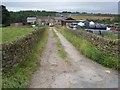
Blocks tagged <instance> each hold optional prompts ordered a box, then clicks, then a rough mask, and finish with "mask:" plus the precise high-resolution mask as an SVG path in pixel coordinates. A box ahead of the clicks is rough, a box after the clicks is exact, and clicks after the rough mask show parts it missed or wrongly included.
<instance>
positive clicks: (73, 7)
mask: <svg viewBox="0 0 120 90" xmlns="http://www.w3.org/2000/svg"><path fill="white" fill-rule="evenodd" d="M3 5H5V6H6V7H7V9H8V10H10V11H17V10H47V11H78V12H85V11H86V12H92V13H94V12H97V13H117V12H118V6H117V5H118V3H117V2H3Z"/></svg>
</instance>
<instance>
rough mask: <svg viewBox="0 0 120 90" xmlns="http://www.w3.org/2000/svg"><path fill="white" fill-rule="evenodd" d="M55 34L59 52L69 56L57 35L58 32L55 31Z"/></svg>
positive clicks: (61, 54) (64, 56) (63, 56)
mask: <svg viewBox="0 0 120 90" xmlns="http://www.w3.org/2000/svg"><path fill="white" fill-rule="evenodd" d="M53 35H54V37H55V38H56V39H57V47H58V52H59V55H60V56H61V57H62V58H63V59H66V58H67V53H66V52H65V51H64V49H63V47H62V44H61V43H60V40H59V38H58V36H57V35H56V33H55V32H54V31H53Z"/></svg>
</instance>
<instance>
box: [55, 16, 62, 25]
mask: <svg viewBox="0 0 120 90" xmlns="http://www.w3.org/2000/svg"><path fill="white" fill-rule="evenodd" d="M62 19H63V17H55V25H56V26H61V25H62V23H61V20H62Z"/></svg>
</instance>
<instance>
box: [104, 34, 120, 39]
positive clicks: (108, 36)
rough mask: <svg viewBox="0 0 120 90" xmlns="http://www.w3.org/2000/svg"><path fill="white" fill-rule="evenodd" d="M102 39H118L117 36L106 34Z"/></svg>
mask: <svg viewBox="0 0 120 90" xmlns="http://www.w3.org/2000/svg"><path fill="white" fill-rule="evenodd" d="M104 37H105V38H108V39H112V40H115V39H118V34H107V35H104Z"/></svg>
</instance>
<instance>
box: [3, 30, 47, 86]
mask: <svg viewBox="0 0 120 90" xmlns="http://www.w3.org/2000/svg"><path fill="white" fill-rule="evenodd" d="M47 37H48V30H46V31H45V32H44V33H43V34H42V36H41V38H40V41H39V43H38V45H37V46H36V47H35V48H34V50H33V53H31V54H29V55H28V56H27V57H26V59H25V60H24V62H22V63H21V65H19V66H17V67H15V68H13V69H11V70H9V71H8V70H7V71H4V72H5V73H3V77H2V88H27V87H28V85H29V81H30V78H31V76H32V74H33V73H34V72H35V71H36V70H37V68H38V66H39V64H40V56H41V54H42V51H43V48H44V46H45V44H46V41H47Z"/></svg>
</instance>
